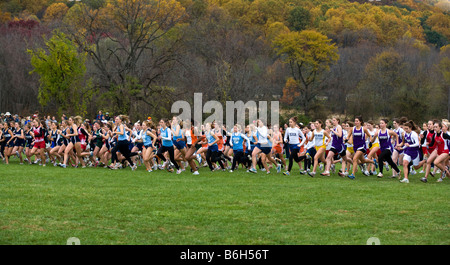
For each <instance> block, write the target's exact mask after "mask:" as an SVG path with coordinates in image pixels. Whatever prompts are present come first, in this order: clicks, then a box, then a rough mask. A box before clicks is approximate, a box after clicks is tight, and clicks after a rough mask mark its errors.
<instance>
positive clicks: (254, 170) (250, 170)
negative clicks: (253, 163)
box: [248, 168, 257, 173]
mask: <svg viewBox="0 0 450 265" xmlns="http://www.w3.org/2000/svg"><path fill="white" fill-rule="evenodd" d="M248 172H250V173H257V171H256V169H254V168H250V169H249V170H248Z"/></svg>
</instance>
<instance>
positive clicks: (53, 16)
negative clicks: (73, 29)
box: [44, 3, 69, 22]
mask: <svg viewBox="0 0 450 265" xmlns="http://www.w3.org/2000/svg"><path fill="white" fill-rule="evenodd" d="M68 10H69V8H68V7H67V5H66V4H64V3H54V4H51V5H50V6H49V7H48V8H47V10H46V11H45V15H44V21H46V22H48V21H52V20H61V19H63V17H64V16H65V15H66V13H67V11H68Z"/></svg>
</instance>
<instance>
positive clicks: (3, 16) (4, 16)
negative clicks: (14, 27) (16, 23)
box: [0, 10, 11, 24]
mask: <svg viewBox="0 0 450 265" xmlns="http://www.w3.org/2000/svg"><path fill="white" fill-rule="evenodd" d="M10 20H11V13H8V12H5V13H3V12H2V11H1V10H0V24H3V23H5V22H8V21H10Z"/></svg>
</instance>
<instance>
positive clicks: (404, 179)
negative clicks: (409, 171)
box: [400, 178, 409, 183]
mask: <svg viewBox="0 0 450 265" xmlns="http://www.w3.org/2000/svg"><path fill="white" fill-rule="evenodd" d="M400 182H401V183H409V179H407V178H403V179H402V180H400Z"/></svg>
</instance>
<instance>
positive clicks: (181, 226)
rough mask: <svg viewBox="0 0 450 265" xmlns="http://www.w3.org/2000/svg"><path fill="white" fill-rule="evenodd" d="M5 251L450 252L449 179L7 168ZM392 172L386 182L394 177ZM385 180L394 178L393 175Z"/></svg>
mask: <svg viewBox="0 0 450 265" xmlns="http://www.w3.org/2000/svg"><path fill="white" fill-rule="evenodd" d="M0 172H1V173H0V244H3V245H5V244H7V245H9V244H39V245H46V244H54V245H64V244H66V241H67V239H68V238H70V237H77V238H79V239H80V242H81V244H82V245H98V244H105V245H110V244H111V245H116V244H145V245H199V244H201V245H216V244H225V245H235V244H240V245H258V244H264V245H292V244H295V245H303V244H314V245H316V244H320V245H326V244H338V245H348V244H351V245H365V244H366V241H367V239H368V238H370V237H378V238H379V239H380V242H381V244H382V245H388V244H408V245H409V244H443V245H448V244H450V233H449V232H450V224H449V220H450V211H449V210H450V209H449V203H448V196H449V194H450V193H449V188H450V187H449V180H448V179H445V180H444V182H442V183H436V182H435V179H430V181H429V182H428V183H426V184H425V183H422V182H420V180H419V179H420V177H422V176H423V174H417V175H414V176H411V177H410V183H409V184H404V183H400V182H399V181H398V180H397V179H391V178H388V177H385V178H383V179H378V178H377V177H375V176H370V177H366V176H363V175H362V174H360V173H358V174H357V177H356V179H355V180H350V179H348V178H341V177H339V176H338V175H337V174H336V175H334V176H331V177H323V176H320V175H318V176H316V177H315V178H311V177H309V176H307V175H300V174H299V173H298V171H297V170H295V171H294V170H293V172H292V174H291V176H284V175H283V174H281V173H279V174H277V173H271V174H270V175H266V174H265V173H264V172H259V173H258V174H252V173H247V172H245V171H244V170H242V169H240V170H239V171H235V172H233V173H229V172H209V170H208V169H206V168H202V169H201V170H200V175H199V176H194V175H192V174H190V173H187V172H183V173H182V174H180V175H176V174H175V173H169V172H166V171H157V172H152V173H148V172H146V171H145V170H144V168H143V167H139V168H138V169H137V170H136V171H135V172H133V171H131V169H129V168H128V169H123V170H116V171H113V170H108V169H103V168H86V169H74V168H67V169H63V168H59V167H53V166H52V165H48V166H47V167H41V166H37V165H31V166H29V165H18V162H16V161H13V162H12V163H11V164H10V165H5V164H0ZM390 174H391V172H388V174H387V175H390ZM385 175H386V174H385Z"/></svg>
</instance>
